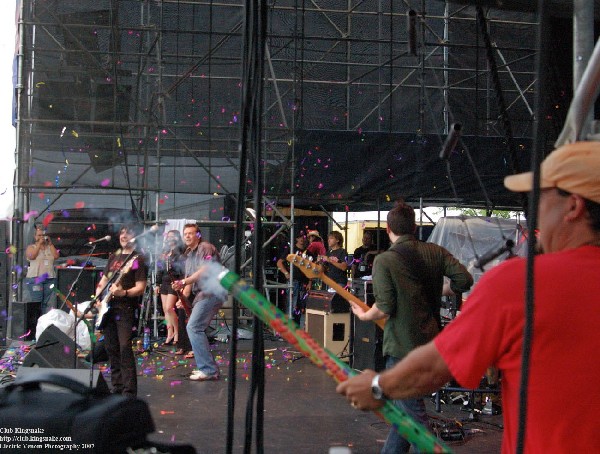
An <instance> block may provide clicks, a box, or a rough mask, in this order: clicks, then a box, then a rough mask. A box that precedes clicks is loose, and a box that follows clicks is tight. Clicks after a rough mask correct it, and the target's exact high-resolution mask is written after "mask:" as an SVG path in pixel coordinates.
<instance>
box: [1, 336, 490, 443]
mask: <svg viewBox="0 0 600 454" xmlns="http://www.w3.org/2000/svg"><path fill="white" fill-rule="evenodd" d="M153 347H154V348H153V349H152V351H150V352H145V353H141V354H139V355H138V357H137V358H138V380H139V381H138V388H139V393H138V397H139V398H141V399H143V400H145V401H146V402H147V403H148V405H149V406H150V409H151V412H152V416H153V419H154V423H155V426H156V431H155V432H154V433H153V434H151V435H150V436H149V439H150V440H152V441H155V442H161V443H182V444H189V445H192V446H194V448H195V449H196V451H197V452H198V453H206V454H209V453H219V452H224V451H225V446H226V434H227V406H228V393H229V391H228V380H227V374H228V363H229V344H227V343H219V342H216V343H214V344H213V345H212V348H213V352H214V354H215V356H216V358H217V360H218V363H219V366H220V369H221V377H222V378H221V380H220V381H213V382H194V381H191V380H189V379H188V378H187V377H188V375H189V374H190V372H191V370H192V369H193V367H194V363H193V360H184V359H183V358H182V357H181V356H175V355H174V348H173V347H161V346H160V343H159V342H153ZM238 348H239V354H238V358H237V389H236V398H235V418H234V420H235V427H234V437H233V439H234V452H242V451H243V446H244V438H245V419H246V416H245V415H246V411H247V399H248V392H249V389H250V370H251V349H252V340H240V341H239V342H238ZM24 354H26V344H23V343H15V342H13V343H12V344H11V347H10V348H9V349H7V350H6V351H5V352H4V356H3V358H2V361H1V364H0V374H1V376H2V382H3V383H6V382H8V381H10V376H9V375H10V374H14V373H15V372H16V370H17V369H18V363H19V360H20V359H22V357H23V356H24ZM265 363H266V373H265V381H266V384H265V402H264V432H263V433H264V435H263V439H264V451H265V452H267V453H283V452H285V453H311V454H312V453H327V452H328V451H329V449H330V448H331V447H334V446H342V447H348V448H349V449H350V452H352V453H378V452H379V451H380V449H381V447H382V445H383V442H384V440H385V437H386V435H387V432H388V426H387V424H386V423H385V422H382V421H381V420H380V419H378V418H377V416H375V415H374V414H373V413H371V412H361V411H357V410H353V409H352V408H351V407H350V406H349V405H348V403H347V402H346V400H345V399H344V398H342V397H341V396H339V395H338V394H336V392H335V382H334V381H333V380H332V379H331V378H330V377H329V376H328V375H327V374H326V373H325V372H324V371H323V370H321V369H319V368H317V367H316V366H314V365H313V364H311V363H310V361H309V360H308V359H306V358H304V357H302V356H301V355H300V354H299V353H297V352H295V351H293V350H292V349H291V348H290V347H289V345H288V344H287V343H286V342H283V341H279V340H276V339H272V340H267V341H265ZM101 369H102V370H103V371H104V373H105V377H106V379H107V381H108V382H110V376H109V373H108V371H107V370H105V369H106V368H105V366H104V365H102V366H101ZM427 405H428V410H429V414H430V416H431V417H432V418H433V419H434V421H435V422H436V423H437V424H439V425H446V427H448V428H450V429H454V428H455V427H457V424H456V422H457V421H458V422H462V429H463V431H464V432H465V434H466V436H465V439H464V440H463V441H458V442H448V443H447V444H448V445H449V446H450V447H451V448H452V450H453V451H454V452H456V453H493V452H499V451H500V442H501V437H502V429H501V424H502V417H501V416H497V415H496V416H486V415H479V414H475V418H474V419H470V416H471V413H469V412H468V411H463V410H462V409H461V406H459V405H442V406H441V410H442V411H441V412H440V413H437V412H436V411H435V407H434V404H433V402H432V401H429V400H428V402H427ZM255 432H256V422H255V421H254V422H253V429H252V437H253V442H252V443H253V445H254V443H255V440H256V434H255ZM252 451H253V452H256V451H255V449H254V448H253V449H252Z"/></svg>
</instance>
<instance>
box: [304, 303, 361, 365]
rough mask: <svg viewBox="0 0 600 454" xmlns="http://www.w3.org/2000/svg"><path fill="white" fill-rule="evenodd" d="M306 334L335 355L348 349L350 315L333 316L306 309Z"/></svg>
mask: <svg viewBox="0 0 600 454" xmlns="http://www.w3.org/2000/svg"><path fill="white" fill-rule="evenodd" d="M304 325H305V330H306V332H307V333H308V334H309V335H310V336H311V337H312V338H313V339H314V340H315V341H317V342H318V343H319V344H321V346H323V347H325V348H326V349H328V350H329V351H330V352H331V353H333V354H334V355H338V356H339V355H341V354H342V353H343V352H344V351H345V350H347V349H348V347H349V345H348V343H349V340H350V314H348V313H345V314H332V313H328V312H323V311H317V310H314V309H306V320H305V324H304Z"/></svg>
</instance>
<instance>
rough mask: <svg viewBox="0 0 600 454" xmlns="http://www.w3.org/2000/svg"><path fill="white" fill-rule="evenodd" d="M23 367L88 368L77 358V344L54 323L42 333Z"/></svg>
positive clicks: (25, 359)
mask: <svg viewBox="0 0 600 454" xmlns="http://www.w3.org/2000/svg"><path fill="white" fill-rule="evenodd" d="M23 367H46V368H48V367H50V368H61V369H70V368H77V369H86V368H88V366H87V365H86V364H85V363H84V362H83V361H81V360H80V359H79V358H77V346H76V345H75V342H73V339H71V338H69V336H67V335H66V334H65V333H63V332H62V331H61V330H60V329H58V328H57V327H56V326H54V325H50V326H49V327H48V328H46V329H45V330H44V332H43V333H42V334H41V335H40V337H39V339H38V340H37V342H36V344H35V347H33V348H32V349H31V350H30V351H29V353H28V354H27V356H25V358H24V359H23Z"/></svg>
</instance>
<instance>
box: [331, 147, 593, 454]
mask: <svg viewBox="0 0 600 454" xmlns="http://www.w3.org/2000/svg"><path fill="white" fill-rule="evenodd" d="M598 175H600V143H599V142H575V143H572V144H567V145H564V146H562V147H559V148H557V149H556V150H554V151H553V152H552V153H550V154H549V155H548V156H547V157H546V158H545V159H544V161H543V162H542V164H541V169H540V197H539V202H538V215H537V219H538V223H537V224H538V229H539V245H540V246H541V247H540V249H541V251H543V254H542V255H537V256H536V257H535V258H534V262H535V263H534V269H533V271H534V273H533V282H532V284H533V287H532V289H533V303H534V310H533V319H532V321H531V323H532V325H531V328H532V330H531V332H532V339H531V348H530V354H529V358H528V369H529V374H528V375H529V379H528V384H529V385H528V393H525V390H524V389H522V388H520V381H521V374H522V349H523V332H524V327H525V323H526V304H525V298H526V294H527V291H526V289H527V288H528V286H529V285H530V283H529V282H528V279H527V277H526V275H527V273H526V267H527V263H526V259H524V258H518V257H517V258H512V259H510V260H507V261H505V262H503V263H501V264H500V265H498V266H496V267H494V268H492V269H491V270H489V271H487V272H486V273H485V274H484V275H483V276H482V277H481V279H480V280H479V281H478V283H477V285H476V286H475V288H474V290H473V291H472V292H471V294H470V295H469V298H468V300H467V302H466V303H465V304H464V306H463V310H462V312H461V314H460V316H459V317H457V318H456V319H455V320H453V321H452V322H451V323H450V324H449V325H448V326H446V327H445V328H444V330H443V331H442V332H441V333H440V334H439V335H438V336H437V337H436V338H435V339H434V340H433V341H431V342H429V343H427V344H425V345H423V346H421V347H419V348H417V349H415V350H414V351H413V352H411V353H410V354H409V355H407V356H406V358H405V359H404V360H403V361H401V362H400V363H399V364H398V365H396V367H394V368H392V369H390V370H387V371H385V372H384V373H382V374H381V375H376V374H375V372H373V371H365V372H364V373H363V374H361V375H359V376H358V377H357V378H352V379H350V380H349V381H348V382H346V383H343V384H341V385H339V386H338V392H340V393H342V394H344V395H346V397H347V399H348V400H349V401H350V402H352V403H353V405H354V406H355V407H357V408H361V409H373V408H376V407H379V406H380V405H382V403H383V401H382V400H381V398H382V397H383V396H389V397H392V398H403V399H404V398H409V397H411V396H418V395H423V394H426V393H429V392H432V391H435V390H436V389H438V388H439V387H440V386H442V385H443V384H444V383H446V382H448V381H449V380H450V379H451V377H453V378H455V379H456V380H457V381H458V382H459V383H460V384H461V386H464V387H466V388H474V387H476V386H477V384H478V383H479V381H480V379H481V377H482V375H483V373H484V372H485V370H486V368H487V367H488V366H489V365H495V366H497V367H498V368H499V370H500V371H501V374H502V379H501V386H502V404H503V405H502V410H503V418H504V432H503V439H502V452H503V453H506V454H508V453H513V452H515V451H516V450H517V434H518V432H519V426H521V427H522V429H523V432H522V433H523V434H524V437H523V442H524V444H523V452H527V453H546V452H563V453H571V452H589V451H590V450H593V449H594V448H593V447H594V446H598V445H599V444H600V432H599V431H598V430H597V427H596V425H595V424H593V423H590V421H595V418H596V411H597V409H598V408H599V406H600V397H599V396H600V395H599V394H598V393H597V392H590V383H598V381H599V380H600V369H599V368H598V367H593V366H592V365H591V363H590V360H591V358H595V357H596V356H597V355H598V351H599V349H600V337H599V336H598V335H597V334H596V327H597V326H598V324H599V323H600V311H598V295H599V294H600V279H598V270H600V179H598ZM504 185H505V186H506V187H507V188H508V189H510V190H512V191H515V192H529V191H531V190H532V187H533V176H532V173H531V172H527V173H522V174H518V175H513V176H508V177H506V178H505V180H504ZM373 384H376V385H377V386H376V387H374V386H373ZM372 390H375V391H376V392H375V396H374V395H373V393H372ZM565 392H567V393H568V399H567V400H566V401H565ZM521 397H523V398H525V399H526V407H525V409H526V416H525V418H524V419H521V420H520V418H519V407H520V405H522V404H524V403H525V402H522V403H520V399H521Z"/></svg>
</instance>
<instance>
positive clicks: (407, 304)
mask: <svg viewBox="0 0 600 454" xmlns="http://www.w3.org/2000/svg"><path fill="white" fill-rule="evenodd" d="M415 231H416V223H415V213H414V210H413V209H412V207H410V206H409V205H406V204H405V203H404V202H402V201H401V202H399V203H398V204H397V205H396V206H395V207H394V208H393V209H392V210H391V211H390V212H389V213H388V216H387V233H388V236H389V238H390V242H391V243H392V245H391V246H390V248H389V249H388V250H387V251H385V252H383V253H381V254H379V255H378V256H377V257H375V261H374V264H373V293H374V296H375V303H374V304H373V306H372V307H371V308H370V309H369V310H368V311H366V312H365V311H364V310H363V309H361V308H360V307H359V306H357V305H355V304H352V311H353V312H354V314H355V315H356V316H357V317H358V318H359V319H360V320H379V319H387V321H386V324H385V329H384V331H383V354H384V355H386V357H387V359H386V367H387V368H391V367H393V366H394V365H395V364H396V363H398V362H399V361H400V360H401V359H402V358H404V357H405V356H406V355H407V354H408V352H410V351H411V350H413V349H414V348H416V347H418V346H420V345H423V344H426V343H427V342H429V341H430V340H431V339H433V338H434V337H435V336H436V334H437V333H438V332H439V331H440V329H441V320H440V303H441V297H442V295H452V294H454V293H462V292H465V291H467V290H469V289H470V288H471V285H473V278H472V276H471V275H470V274H469V272H468V271H467V269H466V268H465V267H464V266H463V265H462V264H461V263H460V262H459V261H458V260H456V258H454V257H453V256H452V254H450V252H448V251H447V250H446V249H444V248H443V247H441V246H438V245H437V244H432V243H423V242H420V241H418V240H417V239H416V238H415V236H414V233H415ZM444 276H446V277H448V278H449V279H450V283H449V284H447V285H445V284H444ZM395 403H396V405H398V406H399V407H400V409H402V410H404V411H406V412H407V413H408V414H409V415H410V416H412V417H413V418H414V419H415V420H416V421H418V422H420V423H422V424H423V425H425V426H427V413H426V411H425V402H424V401H423V398H422V397H421V398H417V399H405V400H397V401H395ZM409 449H410V444H409V443H408V441H406V440H405V439H404V438H402V437H400V435H398V432H397V431H396V430H395V429H392V430H391V431H390V433H389V435H388V438H387V440H386V442H385V445H384V447H383V449H382V451H381V452H382V453H397V452H408V450H409Z"/></svg>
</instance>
